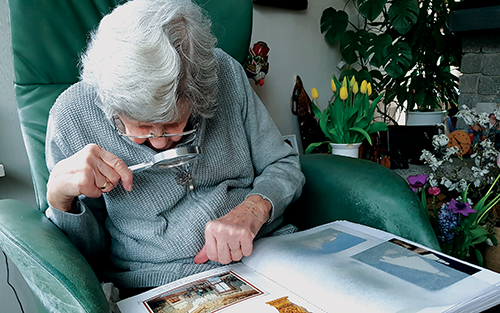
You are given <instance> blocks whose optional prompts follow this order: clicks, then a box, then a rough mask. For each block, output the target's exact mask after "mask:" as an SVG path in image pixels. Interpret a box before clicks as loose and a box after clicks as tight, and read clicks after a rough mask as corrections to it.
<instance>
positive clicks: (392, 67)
mask: <svg viewBox="0 0 500 313" xmlns="http://www.w3.org/2000/svg"><path fill="white" fill-rule="evenodd" d="M411 58H412V54H411V48H410V46H409V45H408V44H407V43H406V42H398V43H396V44H395V45H391V46H387V47H385V48H384V62H383V63H385V64H386V66H385V71H386V72H387V74H389V75H390V76H391V77H392V78H398V77H401V76H403V75H404V74H405V73H406V72H407V71H408V68H409V66H410V61H411Z"/></svg>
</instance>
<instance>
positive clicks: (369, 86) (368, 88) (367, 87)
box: [366, 83, 372, 96]
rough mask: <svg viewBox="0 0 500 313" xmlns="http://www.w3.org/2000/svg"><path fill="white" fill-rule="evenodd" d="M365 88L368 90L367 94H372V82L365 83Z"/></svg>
mask: <svg viewBox="0 0 500 313" xmlns="http://www.w3.org/2000/svg"><path fill="white" fill-rule="evenodd" d="M366 90H367V92H368V95H369V96H371V95H372V84H370V83H368V84H367V85H366Z"/></svg>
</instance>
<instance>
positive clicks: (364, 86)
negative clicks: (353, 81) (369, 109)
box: [359, 80, 368, 95]
mask: <svg viewBox="0 0 500 313" xmlns="http://www.w3.org/2000/svg"><path fill="white" fill-rule="evenodd" d="M367 85H368V83H367V82H366V80H363V82H362V83H361V88H360V89H359V91H360V92H361V93H362V94H364V95H366V90H367V88H368V86H367Z"/></svg>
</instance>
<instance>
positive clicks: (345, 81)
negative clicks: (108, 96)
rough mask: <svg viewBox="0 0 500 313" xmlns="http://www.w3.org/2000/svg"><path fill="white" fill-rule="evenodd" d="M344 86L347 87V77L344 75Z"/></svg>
mask: <svg viewBox="0 0 500 313" xmlns="http://www.w3.org/2000/svg"><path fill="white" fill-rule="evenodd" d="M342 87H346V88H347V78H346V77H345V76H344V80H343V81H342Z"/></svg>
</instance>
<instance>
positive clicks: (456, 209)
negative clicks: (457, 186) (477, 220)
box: [448, 199, 476, 216]
mask: <svg viewBox="0 0 500 313" xmlns="http://www.w3.org/2000/svg"><path fill="white" fill-rule="evenodd" d="M448 209H450V210H451V212H453V213H460V214H462V215H463V216H469V213H476V210H474V209H473V208H471V207H470V204H469V203H467V202H458V201H456V200H455V199H451V201H450V204H448Z"/></svg>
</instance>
